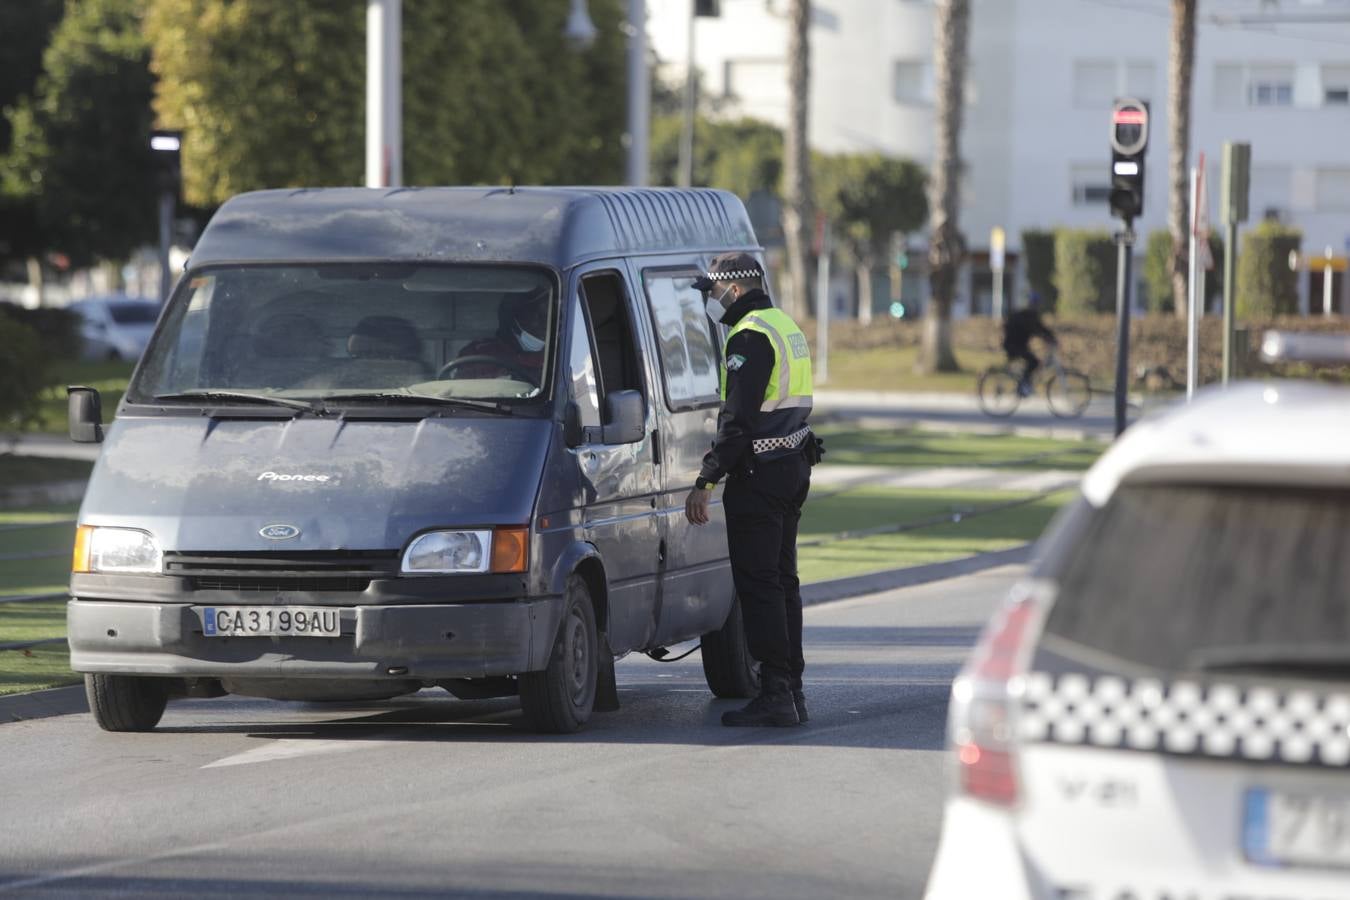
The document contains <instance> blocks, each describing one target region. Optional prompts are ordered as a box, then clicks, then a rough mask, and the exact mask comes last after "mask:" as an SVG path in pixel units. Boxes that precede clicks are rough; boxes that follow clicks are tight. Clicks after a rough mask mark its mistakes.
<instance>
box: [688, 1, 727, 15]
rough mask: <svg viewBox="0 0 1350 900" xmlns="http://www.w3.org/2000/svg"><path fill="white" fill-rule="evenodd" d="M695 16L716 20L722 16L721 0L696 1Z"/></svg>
mask: <svg viewBox="0 0 1350 900" xmlns="http://www.w3.org/2000/svg"><path fill="white" fill-rule="evenodd" d="M694 15H696V16H698V17H699V18H701V19H716V18H718V17H719V16H721V15H722V3H721V0H694Z"/></svg>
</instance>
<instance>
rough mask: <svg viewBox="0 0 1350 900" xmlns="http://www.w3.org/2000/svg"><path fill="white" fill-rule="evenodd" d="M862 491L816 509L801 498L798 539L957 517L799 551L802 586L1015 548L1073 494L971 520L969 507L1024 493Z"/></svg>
mask: <svg viewBox="0 0 1350 900" xmlns="http://www.w3.org/2000/svg"><path fill="white" fill-rule="evenodd" d="M863 493H864V496H863V497H860V498H858V500H859V502H857V503H850V502H849V501H848V497H849V496H850V495H840V496H838V497H831V498H827V499H825V500H821V501H819V502H818V503H814V504H813V503H812V502H811V501H807V505H806V509H805V511H804V513H803V515H802V534H801V540H802V541H803V542H804V543H809V542H810V541H812V540H813V539H814V538H819V537H824V536H827V535H830V534H835V533H838V532H841V531H854V530H864V529H867V528H870V527H874V526H878V525H888V524H892V523H900V522H910V521H919V520H924V519H928V518H932V517H935V516H938V515H944V514H947V515H954V514H956V513H960V514H961V519H960V521H959V522H958V521H948V522H944V523H942V524H937V525H930V526H928V527H924V528H919V529H915V530H912V531H904V532H898V533H894V534H878V535H872V536H869V537H862V538H854V539H851V540H843V541H831V542H829V543H825V544H819V545H815V546H806V547H802V548H801V550H800V551H799V553H798V567H799V570H800V574H801V578H802V581H803V582H808V583H809V582H812V581H825V580H827V579H832V578H844V577H847V576H850V575H862V574H865V573H868V572H880V571H883V570H886V569H897V568H901V567H904V566H917V565H923V564H925V563H932V562H942V561H944V560H949V559H958V558H960V557H963V556H973V555H975V554H977V553H988V552H990V551H994V550H1006V549H1008V548H1009V547H1016V546H1018V545H1019V544H1025V543H1027V542H1028V541H1033V540H1035V539H1036V538H1037V537H1039V536H1040V534H1041V532H1042V531H1044V530H1045V526H1046V525H1048V524H1049V523H1050V519H1051V518H1052V517H1053V516H1054V514H1055V512H1056V511H1057V510H1058V509H1059V508H1060V507H1061V506H1063V505H1064V504H1065V503H1066V502H1068V500H1069V499H1070V498H1072V496H1073V492H1072V491H1061V492H1058V493H1055V494H1051V495H1049V496H1045V497H1038V498H1036V499H1034V500H1031V501H1030V502H1028V503H1025V504H1022V505H1020V506H1014V507H1012V508H1009V509H1002V510H999V511H997V512H990V513H984V514H978V515H974V516H972V515H970V512H971V511H972V510H976V511H978V510H979V509H980V508H981V507H987V506H993V505H998V504H1000V503H1006V502H1008V501H1010V500H1016V499H1019V498H1025V497H1026V496H1027V495H1025V494H1016V493H1009V492H1003V491H988V492H983V493H979V492H973V491H959V492H958V491H905V490H891V491H887V490H883V489H877V488H873V489H869V490H867V491H866V492H863ZM916 495H919V496H916ZM813 507H814V508H813Z"/></svg>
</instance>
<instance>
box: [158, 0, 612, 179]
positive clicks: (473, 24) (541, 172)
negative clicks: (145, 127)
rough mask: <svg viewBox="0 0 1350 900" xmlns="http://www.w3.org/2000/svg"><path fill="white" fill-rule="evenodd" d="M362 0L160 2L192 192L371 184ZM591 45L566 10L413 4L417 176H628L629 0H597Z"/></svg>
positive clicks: (491, 1) (411, 104)
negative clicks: (623, 1) (571, 32)
mask: <svg viewBox="0 0 1350 900" xmlns="http://www.w3.org/2000/svg"><path fill="white" fill-rule="evenodd" d="M365 8H366V4H365V3H364V2H361V0H335V2H326V0H297V2H288V3H275V2H270V0H151V11H150V15H149V19H148V25H149V33H150V37H151V41H152V43H153V44H154V47H155V60H156V71H157V72H158V74H159V75H160V77H161V79H162V80H161V85H160V91H159V96H158V98H157V109H158V110H159V113H160V117H161V119H162V120H163V121H164V122H165V123H166V124H170V125H175V126H181V127H183V128H184V130H185V131H186V135H185V144H184V150H183V168H184V180H185V188H186V191H187V196H188V198H189V200H192V201H194V202H197V203H202V204H215V203H220V202H222V201H224V200H225V199H227V198H228V197H230V196H231V195H233V194H236V193H239V192H241V191H246V190H255V189H259V188H267V187H285V186H299V185H307V186H323V185H338V184H359V183H360V182H361V180H362V173H363V171H364V167H365V164H364V159H365V137H364V135H365V103H364V98H365V88H364V84H365V66H364V60H365ZM590 11H591V16H592V18H593V20H594V21H595V24H596V26H597V28H598V29H599V35H598V37H597V40H596V42H595V44H594V46H592V47H591V48H590V49H588V50H585V51H576V50H573V49H571V48H569V47H567V45H566V43H565V40H564V38H563V24H564V20H565V17H566V14H567V6H566V4H562V3H557V2H552V0H457V2H455V3H452V4H447V3H417V4H405V5H404V9H403V85H404V87H403V154H404V166H403V169H404V176H405V179H404V180H405V181H406V182H407V183H408V184H457V183H469V184H471V183H488V184H502V183H526V182H538V183H559V182H562V183H588V182H599V181H606V182H609V181H617V180H618V179H619V176H620V174H621V172H622V166H623V148H622V146H621V142H620V135H621V134H622V131H623V127H624V123H623V116H624V104H623V64H624V46H623V42H624V38H623V35H622V33H621V31H620V19H621V10H620V0H591V2H590Z"/></svg>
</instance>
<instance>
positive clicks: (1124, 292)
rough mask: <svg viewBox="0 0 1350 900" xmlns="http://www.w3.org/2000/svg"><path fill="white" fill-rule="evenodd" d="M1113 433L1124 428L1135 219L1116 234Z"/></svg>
mask: <svg viewBox="0 0 1350 900" xmlns="http://www.w3.org/2000/svg"><path fill="white" fill-rule="evenodd" d="M1116 244H1117V246H1118V247H1119V248H1120V249H1119V252H1118V254H1117V256H1116V437H1119V436H1120V435H1121V433H1122V432H1124V431H1125V401H1126V396H1127V394H1128V393H1129V377H1130V264H1131V262H1132V261H1133V259H1132V258H1133V256H1134V252H1133V247H1134V219H1131V218H1127V219H1126V220H1125V228H1124V230H1123V231H1121V232H1119V233H1118V234H1117V235H1116Z"/></svg>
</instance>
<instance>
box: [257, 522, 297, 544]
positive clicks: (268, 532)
mask: <svg viewBox="0 0 1350 900" xmlns="http://www.w3.org/2000/svg"><path fill="white" fill-rule="evenodd" d="M258 534H260V535H262V536H263V537H265V538H267V539H268V540H269V541H289V540H290V539H291V538H294V537H299V536H300V529H299V528H296V527H295V526H294V525H264V526H263V527H262V528H260V529H259V530H258Z"/></svg>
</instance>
